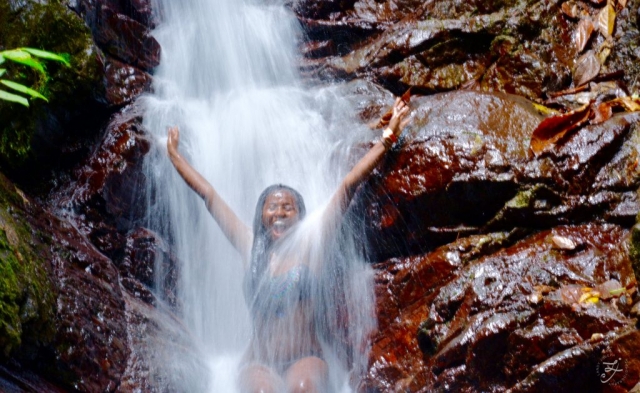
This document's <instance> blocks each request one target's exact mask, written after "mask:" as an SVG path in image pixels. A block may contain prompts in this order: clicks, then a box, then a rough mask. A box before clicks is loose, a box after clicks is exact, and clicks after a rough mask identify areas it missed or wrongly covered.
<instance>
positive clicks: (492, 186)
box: [361, 91, 640, 260]
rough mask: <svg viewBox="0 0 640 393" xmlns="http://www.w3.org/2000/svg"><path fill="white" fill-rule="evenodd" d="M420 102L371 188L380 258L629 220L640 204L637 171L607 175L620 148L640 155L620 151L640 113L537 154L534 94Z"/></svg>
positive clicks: (370, 220)
mask: <svg viewBox="0 0 640 393" xmlns="http://www.w3.org/2000/svg"><path fill="white" fill-rule="evenodd" d="M412 106H413V107H414V115H413V121H412V123H411V125H410V126H409V127H408V128H409V129H408V130H407V131H406V139H405V141H404V143H403V144H401V145H400V146H401V148H399V150H397V151H396V152H395V153H391V154H389V155H387V157H386V158H385V162H384V163H383V164H382V165H381V167H380V177H377V178H373V179H372V180H371V181H369V183H368V185H367V191H366V192H363V195H367V199H366V200H364V199H363V200H362V201H361V208H362V209H363V210H364V213H362V214H363V215H364V216H365V217H366V219H365V225H366V234H367V238H368V239H371V240H370V241H369V242H368V248H367V249H368V251H369V253H370V257H371V258H372V259H373V260H384V259H385V258H389V257H392V256H397V255H412V254H420V253H421V252H424V250H427V249H429V248H431V247H433V246H437V245H440V244H444V243H446V242H449V241H452V240H453V239H455V238H456V237H458V236H460V234H471V233H479V232H486V231H491V230H495V229H499V230H505V229H506V230H510V229H511V228H513V227H514V226H519V225H521V224H519V223H521V222H527V223H528V225H534V226H539V227H550V226H553V225H557V224H558V223H565V222H570V220H590V219H593V217H601V219H607V220H609V221H611V222H621V223H625V224H626V225H630V224H632V223H633V221H634V219H635V215H636V214H637V212H638V210H639V209H640V203H639V202H638V197H637V195H635V188H637V187H638V185H639V180H640V177H639V176H638V174H636V173H635V172H633V173H629V174H630V177H629V178H627V180H625V184H627V185H628V186H627V187H626V188H625V187H612V186H610V185H608V184H610V183H611V181H612V180H610V179H607V180H606V181H605V175H604V173H607V172H606V171H607V170H608V171H613V169H614V168H611V167H609V168H608V169H607V167H605V165H606V163H607V162H608V160H609V159H610V157H613V156H614V155H615V156H616V158H615V162H616V163H617V164H616V165H618V167H621V165H623V163H625V164H624V165H632V164H633V163H634V162H635V159H634V157H635V155H634V154H637V151H636V150H635V148H633V147H631V145H626V144H623V146H626V147H625V148H624V149H622V150H620V152H619V153H616V152H617V151H618V149H619V146H620V145H621V144H622V142H623V141H624V140H626V138H627V136H628V134H629V132H630V130H631V124H634V123H635V122H637V119H638V117H637V116H638V115H637V114H627V115H623V116H614V117H613V118H612V119H610V120H609V121H607V122H605V123H602V124H598V125H592V126H586V127H583V128H580V129H578V130H577V131H574V132H573V133H572V134H570V136H568V137H566V138H565V139H564V140H562V141H561V142H558V143H556V145H555V146H554V148H553V149H552V150H551V151H550V152H548V153H546V154H542V155H540V156H539V157H533V156H532V155H531V154H530V153H529V152H528V141H529V139H530V136H531V133H532V132H533V130H534V129H535V128H536V126H537V125H538V123H539V122H540V120H541V116H540V115H539V114H538V113H537V111H536V110H535V109H534V106H533V105H532V104H531V103H528V102H527V101H526V100H522V99H521V98H517V97H515V96H507V95H493V94H487V93H475V92H470V91H466V92H465V91H460V92H456V93H452V94H445V95H435V96H431V97H428V98H426V97H425V98H416V99H414V100H412ZM603 170H604V171H605V172H603V174H601V175H598V173H600V172H602V171H603ZM634 170H635V169H634ZM598 176H599V177H598ZM596 178H598V179H602V180H601V181H599V182H596V183H595V184H594V181H595V179H596ZM492 228H493V229H492ZM374 239H375V240H374Z"/></svg>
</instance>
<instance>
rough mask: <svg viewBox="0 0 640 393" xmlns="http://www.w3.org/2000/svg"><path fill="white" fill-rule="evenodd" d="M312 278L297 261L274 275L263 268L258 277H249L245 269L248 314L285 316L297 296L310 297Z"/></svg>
mask: <svg viewBox="0 0 640 393" xmlns="http://www.w3.org/2000/svg"><path fill="white" fill-rule="evenodd" d="M312 280H313V276H312V274H311V271H310V270H309V267H308V266H307V265H297V266H295V267H293V268H291V269H289V270H288V271H287V272H286V273H282V274H279V275H277V276H272V275H271V274H269V273H268V272H264V273H263V274H262V277H260V279H258V280H252V277H251V273H250V272H248V273H247V274H245V277H244V296H245V300H246V301H247V305H248V306H249V310H250V311H251V316H252V317H254V318H256V317H269V316H273V315H275V316H277V317H282V316H285V315H286V314H287V313H288V312H289V311H290V310H292V309H294V308H295V307H296V305H297V304H298V303H299V302H300V301H301V300H306V299H309V298H310V294H311V285H312Z"/></svg>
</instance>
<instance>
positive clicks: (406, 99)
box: [369, 88, 411, 129]
mask: <svg viewBox="0 0 640 393" xmlns="http://www.w3.org/2000/svg"><path fill="white" fill-rule="evenodd" d="M400 99H401V100H402V101H404V102H405V103H407V104H408V103H409V101H411V88H409V89H407V91H405V92H404V94H403V95H402V96H401V97H400ZM392 116H393V106H392V107H391V109H389V110H388V111H387V112H386V113H385V114H384V115H382V117H381V118H380V120H378V122H377V123H374V124H373V126H371V125H369V126H370V127H371V128H373V129H376V128H384V127H386V126H387V125H389V121H391V117H392Z"/></svg>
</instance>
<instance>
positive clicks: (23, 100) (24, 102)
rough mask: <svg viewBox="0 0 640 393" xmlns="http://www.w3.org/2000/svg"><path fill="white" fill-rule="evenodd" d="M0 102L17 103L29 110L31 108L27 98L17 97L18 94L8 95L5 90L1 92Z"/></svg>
mask: <svg viewBox="0 0 640 393" xmlns="http://www.w3.org/2000/svg"><path fill="white" fill-rule="evenodd" d="M0 100H5V101H11V102H17V103H18V104H21V105H24V106H26V107H27V108H28V107H29V101H27V99H26V98H24V97H21V96H19V95H16V94H11V93H8V92H6V91H4V90H0Z"/></svg>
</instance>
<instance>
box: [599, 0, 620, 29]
mask: <svg viewBox="0 0 640 393" xmlns="http://www.w3.org/2000/svg"><path fill="white" fill-rule="evenodd" d="M615 24H616V10H614V9H613V6H612V5H611V4H607V5H606V6H605V7H604V8H603V9H602V10H601V11H600V13H599V14H598V29H599V30H600V32H601V33H602V35H603V36H605V37H611V35H612V34H613V28H614V26H615Z"/></svg>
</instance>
